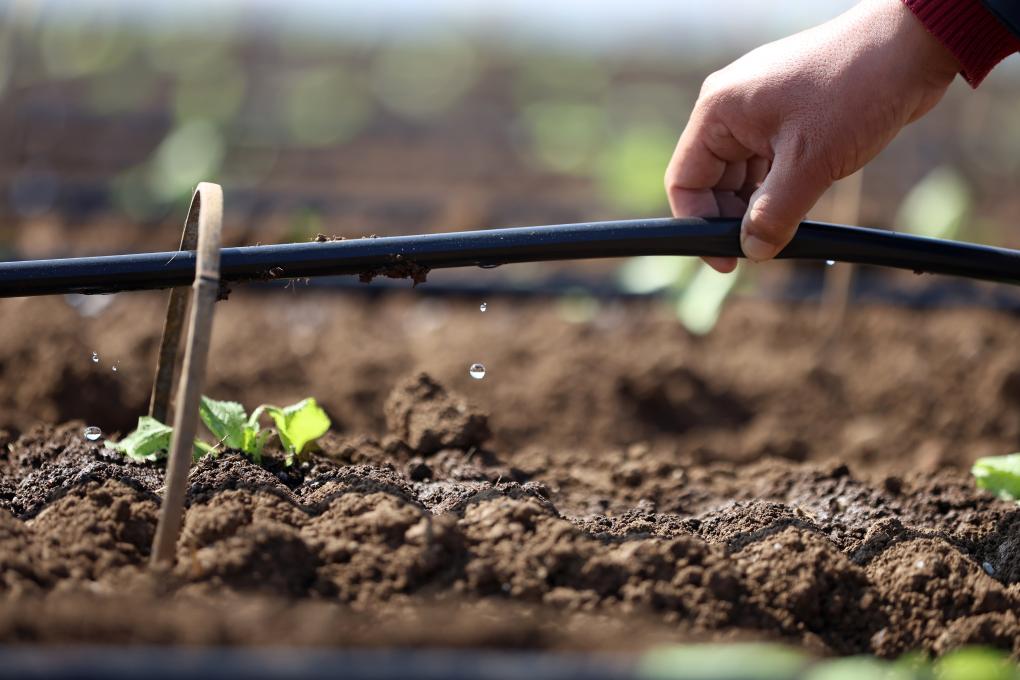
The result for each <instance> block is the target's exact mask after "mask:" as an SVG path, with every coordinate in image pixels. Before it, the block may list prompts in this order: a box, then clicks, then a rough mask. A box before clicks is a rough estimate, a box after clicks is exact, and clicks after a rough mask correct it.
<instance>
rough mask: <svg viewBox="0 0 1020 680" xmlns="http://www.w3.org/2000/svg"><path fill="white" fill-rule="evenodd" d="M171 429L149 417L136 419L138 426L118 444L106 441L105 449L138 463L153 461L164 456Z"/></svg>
mask: <svg viewBox="0 0 1020 680" xmlns="http://www.w3.org/2000/svg"><path fill="white" fill-rule="evenodd" d="M172 432H173V428H171V427H170V426H169V425H164V424H163V423H161V422H159V421H158V420H156V419H155V418H152V417H150V416H141V417H140V418H138V426H137V427H136V428H135V430H134V432H132V433H130V434H129V435H127V436H126V437H124V438H123V439H121V440H120V441H119V442H111V441H109V440H107V441H106V446H107V448H110V449H113V450H114V451H120V452H121V453H123V454H124V455H126V456H127V457H128V458H132V459H134V460H138V461H154V460H158V459H160V458H163V457H164V456H166V451H167V449H168V448H170V435H171V433H172Z"/></svg>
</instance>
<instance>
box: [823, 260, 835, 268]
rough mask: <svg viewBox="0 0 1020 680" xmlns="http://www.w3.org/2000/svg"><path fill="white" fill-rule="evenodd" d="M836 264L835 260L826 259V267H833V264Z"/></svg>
mask: <svg viewBox="0 0 1020 680" xmlns="http://www.w3.org/2000/svg"><path fill="white" fill-rule="evenodd" d="M834 264H836V261H835V260H826V261H825V266H826V267H831V266H832V265H834Z"/></svg>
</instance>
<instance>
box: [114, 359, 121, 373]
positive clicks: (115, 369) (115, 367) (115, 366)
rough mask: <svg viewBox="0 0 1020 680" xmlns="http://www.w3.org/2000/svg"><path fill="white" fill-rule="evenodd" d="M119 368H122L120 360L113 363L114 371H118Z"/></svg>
mask: <svg viewBox="0 0 1020 680" xmlns="http://www.w3.org/2000/svg"><path fill="white" fill-rule="evenodd" d="M118 370H120V362H119V361H118V362H117V363H115V364H114V365H113V372H114V373H116V372H117V371H118Z"/></svg>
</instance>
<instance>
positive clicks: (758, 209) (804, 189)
mask: <svg viewBox="0 0 1020 680" xmlns="http://www.w3.org/2000/svg"><path fill="white" fill-rule="evenodd" d="M797 156H799V157H791V156H790V154H787V153H784V152H783V151H779V152H777V153H776V156H775V159H774V160H773V162H772V168H771V169H770V170H769V173H768V175H766V176H765V180H764V181H763V182H762V184H761V186H760V187H759V188H758V190H757V191H755V192H754V193H753V194H752V195H751V198H750V200H749V201H748V209H747V212H746V213H745V214H744V219H743V222H742V224H741V226H740V249H741V250H743V251H744V255H745V256H746V257H747V258H748V259H750V260H754V261H757V262H760V261H762V260H770V259H772V258H773V257H775V256H776V255H777V254H778V253H779V251H781V250H782V249H783V248H785V247H786V244H788V243H789V242H790V239H792V238H793V235H794V233H796V231H797V227H798V226H799V225H800V223H801V220H803V219H804V217H805V216H806V215H807V213H808V211H809V210H811V208H812V207H814V205H815V203H816V202H817V201H818V199H819V198H820V197H821V195H822V194H823V193H825V190H826V189H828V188H829V186H830V185H831V184H832V182H831V181H830V180H829V176H830V175H829V173H828V172H825V171H824V170H821V171H820V170H819V168H818V167H817V166H818V164H816V163H809V162H805V161H804V160H803V157H802V155H800V154H797Z"/></svg>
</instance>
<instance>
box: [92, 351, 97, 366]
mask: <svg viewBox="0 0 1020 680" xmlns="http://www.w3.org/2000/svg"><path fill="white" fill-rule="evenodd" d="M92 363H94V364H98V363H99V354H97V353H96V352H93V353H92Z"/></svg>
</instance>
